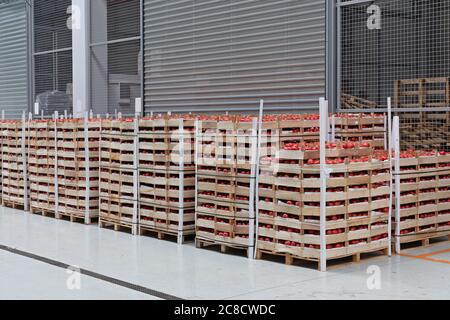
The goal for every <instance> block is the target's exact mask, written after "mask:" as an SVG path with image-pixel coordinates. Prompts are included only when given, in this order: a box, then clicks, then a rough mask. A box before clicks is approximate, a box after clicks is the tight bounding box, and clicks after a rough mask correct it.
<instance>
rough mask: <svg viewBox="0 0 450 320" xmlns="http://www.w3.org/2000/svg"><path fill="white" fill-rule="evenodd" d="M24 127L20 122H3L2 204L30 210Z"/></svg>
mask: <svg viewBox="0 0 450 320" xmlns="http://www.w3.org/2000/svg"><path fill="white" fill-rule="evenodd" d="M23 127H24V124H23V122H22V121H19V120H5V121H2V130H3V135H2V136H3V145H2V150H1V159H2V203H3V206H7V207H12V208H22V209H23V208H25V209H28V208H26V207H27V202H28V199H27V197H28V189H27V188H28V183H27V181H26V180H25V179H27V174H26V170H27V161H26V159H27V152H26V151H27V149H26V134H27V133H26V132H25V134H23ZM25 130H26V129H25Z"/></svg>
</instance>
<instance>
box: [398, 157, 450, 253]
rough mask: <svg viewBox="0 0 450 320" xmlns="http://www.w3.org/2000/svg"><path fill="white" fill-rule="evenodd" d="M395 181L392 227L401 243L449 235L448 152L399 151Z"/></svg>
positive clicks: (449, 183)
mask: <svg viewBox="0 0 450 320" xmlns="http://www.w3.org/2000/svg"><path fill="white" fill-rule="evenodd" d="M397 181H399V182H400V184H399V185H398V186H396V196H397V198H396V202H395V205H396V206H397V207H396V209H397V210H398V211H397V216H398V217H399V220H395V221H394V222H395V223H394V230H398V231H399V234H396V236H397V240H398V241H399V242H400V244H402V243H409V242H415V241H423V242H424V243H425V244H426V243H428V241H429V239H432V238H436V237H440V236H448V235H450V154H449V153H446V152H437V151H430V152H425V151H405V152H402V153H401V155H400V172H398V177H397Z"/></svg>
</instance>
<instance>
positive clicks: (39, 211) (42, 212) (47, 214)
mask: <svg viewBox="0 0 450 320" xmlns="http://www.w3.org/2000/svg"><path fill="white" fill-rule="evenodd" d="M30 212H31V213H32V214H36V215H40V216H43V217H50V218H55V211H54V210H53V211H52V210H48V209H44V208H36V207H31V209H30Z"/></svg>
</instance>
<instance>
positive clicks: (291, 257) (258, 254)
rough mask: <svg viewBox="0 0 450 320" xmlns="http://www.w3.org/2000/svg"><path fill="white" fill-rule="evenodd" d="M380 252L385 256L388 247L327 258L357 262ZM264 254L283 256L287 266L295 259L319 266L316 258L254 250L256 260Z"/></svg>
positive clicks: (339, 262) (375, 255) (341, 262)
mask: <svg viewBox="0 0 450 320" xmlns="http://www.w3.org/2000/svg"><path fill="white" fill-rule="evenodd" d="M380 254H382V255H383V256H387V255H388V254H389V251H388V249H377V250H373V251H370V250H369V251H366V252H359V253H355V254H351V255H345V256H341V257H337V258H333V259H329V260H328V261H333V262H334V264H340V265H341V264H345V263H348V262H349V261H348V258H351V259H352V262H355V263H358V262H360V261H361V259H362V258H369V256H370V257H372V258H373V257H379V256H380ZM264 256H266V257H267V256H269V257H282V258H284V263H285V264H286V265H288V266H291V265H294V263H295V261H302V262H312V263H317V268H318V269H319V268H320V261H319V260H317V259H308V258H304V257H298V256H295V255H292V254H289V253H279V252H273V251H268V250H262V249H257V250H256V259H257V260H262V259H263V258H264Z"/></svg>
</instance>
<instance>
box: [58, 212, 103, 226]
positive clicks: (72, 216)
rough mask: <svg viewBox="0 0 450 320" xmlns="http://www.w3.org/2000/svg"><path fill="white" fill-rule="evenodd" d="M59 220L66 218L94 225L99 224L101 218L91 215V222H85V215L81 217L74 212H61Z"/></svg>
mask: <svg viewBox="0 0 450 320" xmlns="http://www.w3.org/2000/svg"><path fill="white" fill-rule="evenodd" d="M59 220H65V221H70V222H72V223H80V224H85V225H92V224H97V223H98V220H99V218H98V217H90V218H89V220H90V222H87V223H86V222H85V219H84V217H80V216H77V215H74V214H66V213H59Z"/></svg>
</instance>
